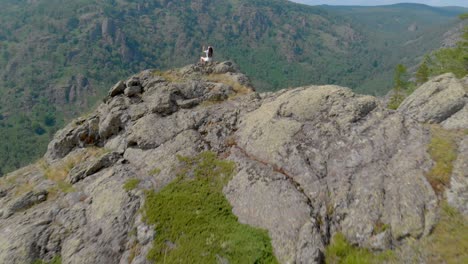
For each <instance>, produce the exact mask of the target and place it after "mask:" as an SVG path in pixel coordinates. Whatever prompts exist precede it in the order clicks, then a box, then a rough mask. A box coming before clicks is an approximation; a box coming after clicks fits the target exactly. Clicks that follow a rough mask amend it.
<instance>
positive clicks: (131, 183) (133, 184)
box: [123, 179, 140, 192]
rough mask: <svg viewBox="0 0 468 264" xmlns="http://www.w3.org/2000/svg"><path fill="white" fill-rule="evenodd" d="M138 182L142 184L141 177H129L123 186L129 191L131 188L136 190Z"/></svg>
mask: <svg viewBox="0 0 468 264" xmlns="http://www.w3.org/2000/svg"><path fill="white" fill-rule="evenodd" d="M138 184H140V180H139V179H128V180H127V181H126V182H125V184H124V186H123V188H124V190H126V191H127V192H129V191H131V190H134V189H136V187H137V186H138Z"/></svg>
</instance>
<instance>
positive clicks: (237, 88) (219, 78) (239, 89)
mask: <svg viewBox="0 0 468 264" xmlns="http://www.w3.org/2000/svg"><path fill="white" fill-rule="evenodd" d="M206 79H207V80H209V81H212V82H218V83H224V84H226V85H229V86H231V87H232V89H233V90H234V92H236V94H237V95H241V94H248V93H251V92H252V89H250V88H249V87H247V86H245V85H242V84H240V83H238V82H236V81H234V80H233V79H231V78H229V76H227V75H226V74H210V75H208V76H206Z"/></svg>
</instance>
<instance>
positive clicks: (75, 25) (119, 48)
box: [0, 0, 457, 175]
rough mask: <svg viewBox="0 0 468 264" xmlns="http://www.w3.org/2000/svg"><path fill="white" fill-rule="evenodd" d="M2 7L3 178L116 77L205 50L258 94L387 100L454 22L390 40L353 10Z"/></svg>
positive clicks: (161, 1) (206, 4)
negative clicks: (406, 67)
mask: <svg viewBox="0 0 468 264" xmlns="http://www.w3.org/2000/svg"><path fill="white" fill-rule="evenodd" d="M0 4H1V6H2V8H1V9H0V25H1V27H0V134H1V135H2V140H1V141H0V175H1V174H2V172H3V173H4V172H6V171H10V170H11V169H13V168H17V167H19V166H21V165H24V164H26V163H29V162H30V161H32V160H33V159H35V158H37V157H39V155H40V154H42V153H43V152H44V151H45V145H46V142H47V141H48V140H49V139H50V137H51V135H52V134H53V132H54V131H55V130H56V129H57V128H58V127H60V126H61V125H62V124H63V121H64V120H66V119H67V118H70V117H72V116H75V115H76V114H77V113H81V112H84V111H87V110H89V109H90V107H92V106H93V105H95V104H96V102H97V101H99V98H102V95H103V91H104V89H105V87H107V86H109V85H110V84H112V83H114V82H115V81H116V80H117V79H118V76H123V75H127V74H130V73H133V72H137V71H140V70H143V69H146V68H158V69H162V70H163V69H166V68H169V67H176V66H181V65H185V64H187V63H193V62H196V61H197V60H198V58H199V56H201V55H202V54H201V46H202V45H213V46H214V47H215V56H216V59H218V60H222V59H232V60H234V61H236V62H237V63H238V64H239V65H240V67H241V69H242V70H243V72H245V73H246V74H247V75H248V76H249V77H251V79H252V81H253V83H254V84H255V87H256V88H257V89H258V90H261V91H266V90H277V89H280V88H284V87H292V86H298V85H304V84H310V83H314V84H325V83H330V84H340V85H344V86H348V87H351V88H354V89H357V90H358V91H360V92H366V93H374V94H382V93H384V92H386V91H387V90H388V89H389V88H390V87H391V86H392V85H391V83H386V82H384V81H385V80H387V79H386V78H387V77H388V76H391V71H392V70H393V68H394V66H395V64H396V63H397V61H399V60H401V59H402V58H403V59H407V60H412V59H414V58H417V57H419V56H420V55H422V54H424V53H426V52H427V51H429V50H431V49H434V48H436V47H438V45H440V43H439V42H440V40H441V38H442V35H441V34H439V33H441V32H443V31H445V30H448V29H449V28H450V27H451V26H452V25H453V23H455V22H454V21H455V13H457V12H453V16H451V15H447V14H446V13H444V12H442V13H437V12H432V13H431V12H425V11H424V12H420V13H418V12H417V10H416V11H415V12H416V13H413V14H412V15H411V16H412V17H413V18H415V19H416V17H418V16H419V15H420V16H425V17H426V18H425V19H422V20H421V21H428V20H430V21H434V22H433V23H432V24H430V25H429V24H428V25H427V27H426V26H425V25H424V23H422V22H418V21H419V20H418V21H416V23H417V25H418V26H419V28H421V30H416V31H409V32H406V31H405V34H403V33H402V34H399V33H398V32H396V33H394V34H393V36H401V38H399V39H396V40H393V41H392V40H391V39H381V37H382V35H387V33H385V34H382V33H379V32H380V31H381V30H380V29H379V28H378V27H376V28H373V27H371V26H365V25H364V23H363V22H362V21H361V22H360V21H359V20H357V19H355V17H353V16H352V15H350V13H353V12H354V11H353V12H347V11H343V10H338V9H330V8H325V7H310V6H305V5H300V4H295V3H291V2H288V1H280V0H273V1H272V0H268V1H267V0H255V1H247V0H224V1H214V0H195V1H186V0H184V1H169V0H151V1H150V0H139V1H125V0H118V1H117V0H100V1H91V0H79V1H71V0H66V1H63V0H35V1H16V0H15V1H13V0H0ZM403 9H404V8H403ZM356 12H357V11H356ZM447 12H448V11H447ZM428 16H430V17H431V18H430V19H429V18H428ZM398 30H400V29H399V28H395V31H398ZM388 34H390V33H388ZM406 35H407V36H406ZM403 36H406V37H405V38H403ZM425 36H430V37H428V38H427V39H426V37H425ZM408 41H409V44H406V45H405V43H406V42H408ZM411 41H413V42H411Z"/></svg>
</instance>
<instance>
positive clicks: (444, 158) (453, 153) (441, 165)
mask: <svg viewBox="0 0 468 264" xmlns="http://www.w3.org/2000/svg"><path fill="white" fill-rule="evenodd" d="M431 133H432V139H431V142H430V143H429V147H428V152H429V154H430V155H431V158H432V160H434V166H433V167H432V169H431V170H430V171H429V172H428V173H427V175H426V176H427V179H428V181H429V183H430V184H431V186H432V188H433V189H434V191H435V192H436V193H438V194H442V193H443V191H444V189H445V187H446V186H449V184H450V177H451V175H452V170H453V162H454V161H455V160H456V159H457V140H458V137H460V135H461V134H463V133H460V132H458V131H447V130H444V129H443V128H441V127H438V126H433V127H432V128H431Z"/></svg>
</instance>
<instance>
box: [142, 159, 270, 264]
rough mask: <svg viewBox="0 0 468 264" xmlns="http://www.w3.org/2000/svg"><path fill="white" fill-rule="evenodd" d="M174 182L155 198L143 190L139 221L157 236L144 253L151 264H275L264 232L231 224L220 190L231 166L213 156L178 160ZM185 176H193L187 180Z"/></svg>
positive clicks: (231, 215)
mask: <svg viewBox="0 0 468 264" xmlns="http://www.w3.org/2000/svg"><path fill="white" fill-rule="evenodd" d="M178 158H179V160H180V161H181V162H182V163H183V166H182V167H181V168H180V171H179V172H180V173H179V176H178V177H177V179H176V180H175V181H174V182H172V183H171V184H169V185H168V186H166V187H165V188H164V189H162V190H161V191H160V192H159V193H155V192H153V191H148V192H147V194H146V201H145V206H144V212H145V220H146V221H147V222H148V224H152V225H155V228H156V233H157V234H158V235H157V236H156V238H155V240H154V245H153V248H152V250H151V251H150V253H149V256H148V257H149V259H150V260H151V261H153V262H154V263H219V262H220V261H221V260H223V259H226V260H228V261H229V263H277V260H276V258H275V256H274V255H273V249H272V246H271V242H270V238H269V237H268V233H267V232H266V231H265V230H260V229H257V228H253V227H250V226H247V225H244V224H240V223H239V222H238V221H237V217H236V216H234V215H233V214H232V207H231V205H230V204H229V202H228V201H227V200H226V198H225V197H224V195H223V192H222V188H223V186H224V185H225V184H226V183H227V182H228V181H229V179H230V178H231V176H232V175H233V173H234V171H235V164H234V163H233V162H230V161H224V160H219V159H217V157H216V154H215V153H212V152H204V153H201V154H199V155H198V156H195V157H178ZM188 175H193V177H189V176H188Z"/></svg>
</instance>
